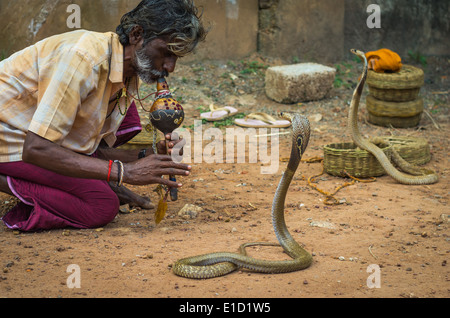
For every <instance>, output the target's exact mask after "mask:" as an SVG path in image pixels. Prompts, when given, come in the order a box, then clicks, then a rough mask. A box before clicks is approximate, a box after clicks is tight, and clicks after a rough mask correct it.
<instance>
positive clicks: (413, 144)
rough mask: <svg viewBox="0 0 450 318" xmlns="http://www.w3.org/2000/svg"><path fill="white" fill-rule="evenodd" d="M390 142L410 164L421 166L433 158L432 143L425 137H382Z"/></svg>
mask: <svg viewBox="0 0 450 318" xmlns="http://www.w3.org/2000/svg"><path fill="white" fill-rule="evenodd" d="M381 138H382V139H383V140H385V141H386V142H389V143H390V144H391V145H392V147H393V148H394V149H395V150H396V151H397V152H398V154H399V155H400V156H401V157H402V158H403V159H405V160H406V161H407V162H409V163H410V164H413V165H416V166H419V165H424V164H426V163H428V162H430V160H431V153H430V144H429V143H428V141H427V140H426V139H425V138H419V137H402V136H400V137H397V136H388V137H381Z"/></svg>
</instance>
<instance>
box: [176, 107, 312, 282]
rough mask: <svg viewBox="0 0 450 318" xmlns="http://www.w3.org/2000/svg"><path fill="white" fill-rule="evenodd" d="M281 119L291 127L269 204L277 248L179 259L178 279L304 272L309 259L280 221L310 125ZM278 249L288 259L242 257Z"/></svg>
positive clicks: (296, 118) (292, 118)
mask: <svg viewBox="0 0 450 318" xmlns="http://www.w3.org/2000/svg"><path fill="white" fill-rule="evenodd" d="M281 116H282V117H283V118H285V119H288V120H290V121H291V123H292V130H293V133H292V149H291V155H290V158H289V163H288V165H287V168H286V170H285V172H284V174H283V176H282V177H281V180H280V182H279V184H278V187H277V190H276V192H275V196H274V198H273V204H272V224H273V228H274V231H275V235H276V237H277V239H278V242H279V244H277V243H271V242H255V243H244V244H242V245H241V246H240V247H239V253H230V252H222V253H220V252H219V253H210V254H204V255H199V256H193V257H188V258H183V259H180V260H178V261H176V262H175V263H174V264H173V265H172V271H173V272H174V273H175V274H176V275H178V276H183V277H186V278H193V279H206V278H213V277H219V276H223V275H226V274H228V273H231V272H233V271H235V270H237V269H239V268H245V269H248V270H251V271H254V272H261V273H287V272H293V271H298V270H302V269H305V268H307V267H309V266H310V265H311V263H312V256H311V254H309V253H308V252H307V251H306V250H305V249H303V248H302V247H301V246H300V245H299V244H298V243H297V242H296V241H295V240H294V238H293V237H292V236H291V234H290V233H289V231H288V229H287V227H286V222H285V218H284V203H285V199H286V194H287V191H288V189H289V185H290V183H291V181H292V178H293V177H294V174H295V171H296V170H297V167H298V165H299V163H300V160H301V157H302V155H303V153H304V152H305V150H306V147H307V146H308V142H309V136H310V124H309V121H308V119H307V118H306V117H304V116H302V115H300V114H297V113H282V114H281ZM256 245H265V246H268V245H269V246H279V245H281V246H282V247H283V249H284V252H286V254H288V255H289V256H290V257H291V258H292V259H288V260H261V259H256V258H253V257H250V256H248V255H247V254H246V251H245V248H246V247H249V246H256Z"/></svg>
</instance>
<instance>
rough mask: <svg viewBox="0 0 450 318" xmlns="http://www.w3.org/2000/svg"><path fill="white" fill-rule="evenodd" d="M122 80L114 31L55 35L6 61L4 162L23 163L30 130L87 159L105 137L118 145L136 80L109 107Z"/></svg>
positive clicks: (0, 99) (1, 78) (1, 93)
mask: <svg viewBox="0 0 450 318" xmlns="http://www.w3.org/2000/svg"><path fill="white" fill-rule="evenodd" d="M123 82H124V79H123V46H122V45H121V44H120V42H119V38H118V36H117V34H115V33H113V32H108V33H97V32H90V31H85V30H78V31H73V32H68V33H64V34H60V35H56V36H52V37H49V38H47V39H44V40H42V41H40V42H38V43H36V44H34V45H32V46H30V47H28V48H26V49H24V50H22V51H20V52H17V53H15V54H13V55H12V56H11V57H9V58H8V59H5V60H3V61H2V62H0V162H13V161H20V160H22V151H23V145H24V141H25V137H26V134H27V132H28V131H31V132H33V133H35V134H37V135H39V136H41V137H43V138H45V139H47V140H50V141H52V142H53V143H55V144H58V145H60V146H62V147H64V148H67V149H70V150H72V151H75V152H77V153H81V154H86V155H90V154H92V153H94V152H95V150H96V149H97V147H98V146H99V144H100V142H101V140H102V139H104V140H105V141H106V143H107V144H108V145H109V146H112V145H114V142H115V140H116V136H115V133H116V132H117V129H118V128H119V126H120V124H121V123H122V121H123V119H124V115H123V114H124V113H125V109H126V105H127V104H128V105H129V104H130V102H131V96H136V91H137V85H138V79H137V77H134V78H132V79H131V80H130V81H129V83H128V84H127V87H128V92H129V94H127V97H126V98H125V97H123V98H120V100H119V104H118V105H116V103H115V102H111V103H110V101H112V100H114V98H115V96H116V95H117V94H118V92H121V90H122V88H123V87H124V86H125V85H124V83H123ZM119 96H120V95H119ZM127 99H128V100H127ZM126 100H127V101H126Z"/></svg>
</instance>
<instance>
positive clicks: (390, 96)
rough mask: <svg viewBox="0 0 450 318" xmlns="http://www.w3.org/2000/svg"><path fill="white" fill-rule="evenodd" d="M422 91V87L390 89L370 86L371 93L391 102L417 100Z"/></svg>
mask: <svg viewBox="0 0 450 318" xmlns="http://www.w3.org/2000/svg"><path fill="white" fill-rule="evenodd" d="M419 93H420V87H415V88H406V89H390V88H378V87H375V86H369V94H370V95H371V96H373V97H375V98H376V99H379V100H384V101H389V102H408V101H413V100H415V99H416V98H417V97H418V96H419Z"/></svg>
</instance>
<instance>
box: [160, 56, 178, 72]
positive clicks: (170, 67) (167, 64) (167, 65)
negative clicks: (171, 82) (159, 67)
mask: <svg viewBox="0 0 450 318" xmlns="http://www.w3.org/2000/svg"><path fill="white" fill-rule="evenodd" d="M177 59H178V57H177V56H170V57H167V58H166V59H165V60H164V65H163V67H164V69H165V70H166V71H167V72H169V73H172V72H173V71H175V66H176V64H177Z"/></svg>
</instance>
